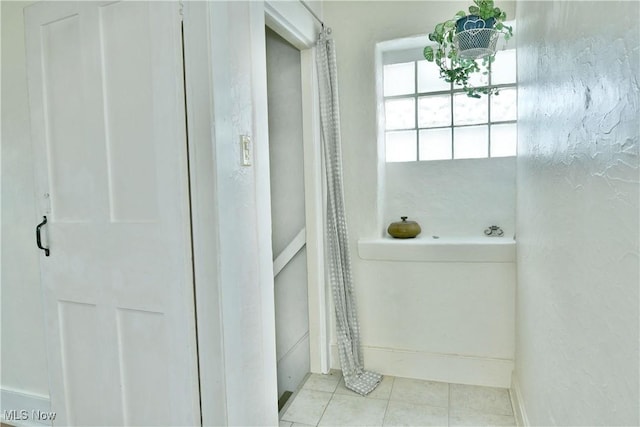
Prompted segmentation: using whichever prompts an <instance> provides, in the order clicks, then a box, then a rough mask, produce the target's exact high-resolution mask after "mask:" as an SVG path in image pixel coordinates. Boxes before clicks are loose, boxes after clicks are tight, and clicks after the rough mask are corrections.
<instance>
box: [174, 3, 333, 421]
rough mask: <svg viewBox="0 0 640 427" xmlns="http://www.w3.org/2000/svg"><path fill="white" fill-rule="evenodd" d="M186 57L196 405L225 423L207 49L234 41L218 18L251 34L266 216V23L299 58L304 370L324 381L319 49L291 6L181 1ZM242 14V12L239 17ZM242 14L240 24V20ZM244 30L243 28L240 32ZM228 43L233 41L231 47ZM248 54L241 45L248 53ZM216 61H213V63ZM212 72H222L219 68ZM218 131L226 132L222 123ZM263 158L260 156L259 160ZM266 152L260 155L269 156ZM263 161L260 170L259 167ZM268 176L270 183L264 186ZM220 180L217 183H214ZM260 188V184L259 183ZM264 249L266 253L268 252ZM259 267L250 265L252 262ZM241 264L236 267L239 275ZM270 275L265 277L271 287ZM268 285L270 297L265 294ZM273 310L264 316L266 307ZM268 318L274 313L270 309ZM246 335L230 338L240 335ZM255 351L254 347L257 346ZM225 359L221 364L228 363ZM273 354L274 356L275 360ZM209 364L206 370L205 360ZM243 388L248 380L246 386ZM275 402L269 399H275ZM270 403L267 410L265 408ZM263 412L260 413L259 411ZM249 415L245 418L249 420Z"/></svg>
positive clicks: (226, 372)
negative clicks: (304, 269)
mask: <svg viewBox="0 0 640 427" xmlns="http://www.w3.org/2000/svg"><path fill="white" fill-rule="evenodd" d="M183 4H184V6H183V14H184V25H183V32H184V55H185V89H186V90H185V93H186V111H187V129H188V139H189V142H188V145H189V161H190V173H189V174H190V183H191V208H192V234H193V257H194V279H195V293H196V302H195V303H196V323H197V332H198V358H199V369H200V397H201V411H202V412H201V413H202V423H203V425H227V424H229V423H230V422H232V421H234V416H233V413H232V412H233V411H234V409H233V408H234V407H235V406H236V403H235V402H236V401H237V396H236V393H232V392H231V391H230V388H234V387H235V386H234V382H236V381H238V380H237V377H238V374H237V373H234V372H232V370H231V368H230V367H229V363H228V360H226V359H228V358H229V353H226V352H228V351H229V350H228V349H227V350H225V347H226V345H227V343H226V342H225V339H227V341H228V340H229V331H228V330H227V333H226V334H225V327H227V328H228V327H229V326H228V325H225V320H227V318H226V316H225V312H224V310H225V307H228V306H229V304H230V301H229V296H227V295H226V294H225V292H224V291H225V285H224V283H223V280H222V277H221V269H222V268H221V266H220V262H219V261H215V262H212V261H211V260H219V257H220V255H221V250H220V248H223V247H226V245H227V244H229V242H227V241H225V238H224V236H222V234H223V233H222V230H223V229H224V226H225V224H224V218H220V216H221V214H220V213H219V210H218V209H219V204H220V203H224V200H222V197H223V196H222V195H221V194H220V190H219V186H220V185H221V184H222V183H221V181H222V180H223V179H226V178H225V177H220V176H219V175H218V174H217V173H216V154H217V153H216V150H218V149H219V148H220V147H221V145H220V144H223V143H228V141H222V140H221V138H220V137H219V130H218V129H216V127H217V126H216V119H218V120H219V117H216V114H215V111H214V110H215V103H214V96H215V95H216V90H219V89H218V86H216V85H217V83H216V81H215V76H214V74H215V72H214V70H215V68H216V62H215V61H214V60H213V57H214V56H215V53H212V46H213V45H214V44H215V43H220V41H219V40H220V39H221V38H225V37H230V35H229V33H230V32H231V30H230V29H229V28H223V27H225V25H224V24H223V23H222V21H221V19H223V18H220V15H221V14H225V13H226V14H234V22H236V25H242V26H243V27H245V31H249V33H250V34H249V35H248V36H247V37H248V39H249V40H248V41H246V40H245V43H249V45H250V49H251V52H247V53H246V54H247V55H251V58H252V59H251V70H250V73H251V75H252V76H253V77H252V82H251V86H252V87H251V88H250V90H251V101H252V102H251V104H252V108H253V115H252V119H251V120H252V122H253V123H252V126H251V129H248V132H251V131H253V133H254V135H253V145H254V150H255V153H254V154H255V157H254V160H255V165H254V168H255V170H254V174H255V177H254V179H255V192H256V194H255V207H256V209H257V210H258V211H259V212H258V213H259V214H260V215H261V216H263V217H264V212H269V213H270V211H271V207H270V190H269V176H270V175H269V169H268V125H267V123H268V112H267V91H266V55H265V39H264V30H265V24H266V25H268V26H269V27H270V28H272V29H273V30H275V31H276V32H277V33H278V34H279V35H280V36H282V37H283V38H285V40H287V41H289V42H290V43H292V44H293V45H294V46H295V47H297V48H298V49H300V51H301V68H302V104H303V145H304V180H305V220H306V230H307V235H306V242H307V271H308V295H309V340H310V366H311V371H312V372H317V373H327V372H328V371H329V368H330V351H329V336H330V335H329V320H328V315H327V313H328V312H329V311H328V303H329V301H328V299H327V292H326V286H325V265H324V258H325V257H324V255H325V252H324V199H323V176H324V175H323V173H322V171H323V170H322V152H321V144H320V113H319V104H318V88H317V79H316V67H315V47H314V46H315V43H316V38H317V33H318V31H319V28H320V27H319V25H318V24H317V22H315V21H314V19H313V18H312V17H311V15H310V14H309V12H308V11H307V10H305V9H304V7H303V6H302V5H301V4H300V3H299V2H297V1H295V2H282V1H274V0H266V1H261V2H247V3H246V6H238V8H235V6H226V5H223V4H222V3H216V2H213V3H211V2H184V3H183ZM240 7H245V9H242V11H240V9H239V8H240ZM239 13H242V14H244V15H243V18H242V20H245V19H246V21H245V22H239V21H238V14H239ZM246 26H248V29H247V28H246ZM228 43H236V42H235V41H232V42H228ZM244 47H246V44H245V45H244ZM219 63H220V62H218V64H219ZM218 72H220V68H219V67H218ZM220 126H224V124H221V125H220ZM259 150H260V152H259ZM265 150H266V151H265ZM265 154H266V163H267V164H266V165H264V164H260V163H264V160H265ZM265 177H266V179H265ZM219 181H220V182H219ZM260 181H263V182H260ZM270 225H271V218H270V214H269V215H268V230H267V229H263V228H265V225H264V224H262V223H259V224H257V228H258V230H257V234H258V244H261V246H264V248H262V249H261V250H260V251H259V253H260V255H259V258H260V259H259V260H257V263H258V264H259V266H260V267H259V268H260V280H261V282H262V283H261V285H260V286H261V290H260V299H261V306H262V309H263V311H262V313H261V323H262V338H261V341H262V347H263V349H264V350H263V352H264V353H265V354H266V356H265V360H263V365H262V370H263V375H264V376H265V378H266V379H265V387H266V389H265V390H264V393H263V394H264V397H262V399H263V402H260V403H258V404H257V405H256V406H261V405H263V404H264V405H266V406H265V408H263V409H262V411H263V412H264V417H263V418H262V420H261V421H262V423H266V422H268V420H270V419H271V418H274V417H275V420H274V422H276V423H277V378H276V359H275V316H274V289H273V274H272V273H273V270H272V266H273V264H272V262H273V254H272V253H271V244H270V240H269V242H268V244H265V243H267V242H265V237H264V236H267V238H268V239H270V236H271V228H270ZM266 246H268V248H267V247H266ZM254 261H255V260H254ZM240 266H242V264H241V263H240V262H239V263H238V267H240ZM267 275H268V277H269V278H268V279H267ZM267 287H268V289H267ZM269 307H270V308H269ZM269 310H270V311H269ZM242 332H243V331H236V333H242ZM257 345H259V344H257ZM225 353H226V354H227V357H225ZM271 353H273V354H271ZM205 361H206V362H205ZM244 380H247V379H246V378H245V379H244ZM274 396H275V399H273V397H274ZM271 400H273V402H271ZM257 411H258V412H260V409H257ZM248 417H251V416H250V415H249V416H248Z"/></svg>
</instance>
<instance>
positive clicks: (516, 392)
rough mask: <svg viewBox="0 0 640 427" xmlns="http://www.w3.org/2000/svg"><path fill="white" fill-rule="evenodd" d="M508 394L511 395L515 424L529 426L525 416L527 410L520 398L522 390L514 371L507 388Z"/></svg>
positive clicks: (523, 426)
mask: <svg viewBox="0 0 640 427" xmlns="http://www.w3.org/2000/svg"><path fill="white" fill-rule="evenodd" d="M509 395H510V396H511V406H512V407H513V416H514V417H515V419H516V425H517V426H518V427H527V426H530V425H531V423H529V418H528V417H527V411H526V409H525V407H524V400H523V399H522V391H521V390H520V382H519V381H518V376H517V375H516V373H515V372H514V373H513V375H512V378H511V388H510V389H509Z"/></svg>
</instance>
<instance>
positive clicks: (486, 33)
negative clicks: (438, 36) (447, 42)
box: [453, 28, 500, 59]
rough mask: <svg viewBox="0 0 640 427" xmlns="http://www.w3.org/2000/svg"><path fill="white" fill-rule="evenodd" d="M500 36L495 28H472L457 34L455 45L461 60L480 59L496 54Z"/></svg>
mask: <svg viewBox="0 0 640 427" xmlns="http://www.w3.org/2000/svg"><path fill="white" fill-rule="evenodd" d="M499 35H500V32H499V31H497V30H494V29H493V28H472V29H469V30H465V31H460V32H458V33H456V35H455V36H454V37H453V43H454V45H455V48H456V49H457V50H458V56H459V57H460V58H464V59H480V58H484V57H485V56H489V55H493V54H495V53H496V45H497V43H498V36H499Z"/></svg>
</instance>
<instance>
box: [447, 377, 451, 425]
mask: <svg viewBox="0 0 640 427" xmlns="http://www.w3.org/2000/svg"><path fill="white" fill-rule="evenodd" d="M447 384H448V386H449V387H448V390H449V398H448V399H447V426H449V427H451V383H447Z"/></svg>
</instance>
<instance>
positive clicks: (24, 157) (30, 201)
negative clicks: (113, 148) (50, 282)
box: [0, 1, 49, 409]
mask: <svg viewBox="0 0 640 427" xmlns="http://www.w3.org/2000/svg"><path fill="white" fill-rule="evenodd" d="M28 4H29V2H6V1H3V2H2V261H1V262H0V264H1V265H2V322H1V323H2V345H1V346H0V347H1V348H2V368H1V371H2V375H1V376H2V384H1V385H0V386H1V387H2V388H3V389H11V390H16V391H22V392H24V393H28V394H36V395H44V396H48V395H49V383H48V379H47V357H46V348H45V335H44V316H43V314H42V313H43V312H42V310H43V306H42V290H41V288H40V264H39V261H38V260H39V256H40V251H39V250H38V249H37V248H36V246H35V237H34V229H35V225H36V224H37V222H36V221H39V220H40V219H41V218H40V217H39V216H38V212H37V211H36V205H35V198H34V197H35V187H34V183H33V177H34V171H33V167H32V164H31V162H32V148H31V136H30V128H29V103H28V96H27V75H26V61H25V51H24V18H23V15H22V9H23V8H24V7H25V6H27V5H28ZM2 409H5V408H2Z"/></svg>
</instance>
